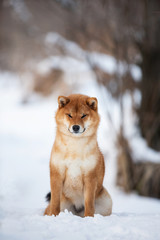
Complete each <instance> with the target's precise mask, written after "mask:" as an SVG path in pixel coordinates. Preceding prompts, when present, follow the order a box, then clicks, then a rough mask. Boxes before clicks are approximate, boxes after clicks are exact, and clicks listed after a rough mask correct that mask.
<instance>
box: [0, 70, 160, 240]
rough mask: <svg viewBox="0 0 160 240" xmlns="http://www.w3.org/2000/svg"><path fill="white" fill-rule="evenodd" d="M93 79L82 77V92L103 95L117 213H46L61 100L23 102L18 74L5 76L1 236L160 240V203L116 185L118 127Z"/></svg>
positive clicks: (0, 132) (103, 136)
mask: <svg viewBox="0 0 160 240" xmlns="http://www.w3.org/2000/svg"><path fill="white" fill-rule="evenodd" d="M90 81H92V82H89V80H88V82H87V81H86V80H85V79H84V82H83V81H81V86H79V87H80V88H79V90H80V91H81V93H85V94H88V95H91V96H97V97H98V99H99V105H100V106H99V112H100V115H101V124H100V128H99V134H98V140H99V145H100V147H101V149H102V152H103V153H104V156H105V161H106V175H105V180H104V185H105V186H106V187H107V189H108V190H109V192H110V193H111V196H112V198H113V214H112V215H111V216H109V217H102V216H100V215H95V217H94V218H90V217H87V218H80V217H77V216H73V215H72V214H71V213H69V212H67V211H66V212H65V213H60V215H59V216H57V217H54V216H52V217H49V216H43V211H44V209H45V207H46V202H45V198H44V197H45V195H46V193H47V192H48V191H49V190H50V185H49V157H50V151H51V147H52V144H53V141H54V136H55V122H54V113H55V111H56V108H57V100H56V98H55V97H54V95H52V96H51V97H49V98H45V99H43V98H40V97H35V98H34V101H33V100H32V101H31V102H29V103H28V104H23V103H22V99H23V94H24V91H23V88H22V87H21V86H20V84H19V82H18V81H17V80H16V76H15V77H14V78H13V76H12V75H5V74H1V75H0V239H1V240H10V239H13V240H18V239H19V240H25V239H26V240H30V239H31V240H32V239H34V240H41V239H44V240H46V239H56V240H64V239H65V240H67V239H69V240H72V239H73V240H74V239H77V240H83V239H84V240H94V239H95V240H98V239H100V240H109V239H113V240H114V239H123V240H125V239H126V240H128V239H133V240H136V239H137V240H139V239H142V240H147V239H148V240H159V239H160V227H159V226H160V201H158V200H155V199H151V198H144V197H139V196H137V195H136V194H129V195H126V194H124V193H123V192H122V191H120V190H119V189H117V188H116V187H115V184H114V181H115V174H116V153H117V152H116V148H115V145H114V139H115V130H114V129H113V126H112V125H111V123H110V121H109V120H108V118H107V113H106V112H105V111H104V104H105V105H106V101H104V93H102V92H103V91H100V89H99V88H98V87H97V85H96V82H95V81H94V79H93V78H92V80H90ZM107 99H108V101H109V102H108V107H112V113H113V116H114V118H117V121H118V118H119V117H118V116H117V111H118V110H117V108H116V107H114V102H113V101H112V100H111V99H109V97H108V98H106V100H107ZM127 101H128V100H127ZM111 104H112V105H111ZM110 105H111V106H110ZM114 109H115V110H114ZM128 116H129V115H128ZM128 124H129V123H128ZM130 127H131V126H130V125H129V126H128V128H130ZM126 134H127V133H126Z"/></svg>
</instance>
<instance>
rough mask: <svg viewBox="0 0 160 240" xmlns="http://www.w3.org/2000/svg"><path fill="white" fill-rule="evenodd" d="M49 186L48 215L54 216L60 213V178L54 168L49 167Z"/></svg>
mask: <svg viewBox="0 0 160 240" xmlns="http://www.w3.org/2000/svg"><path fill="white" fill-rule="evenodd" d="M50 184H51V202H50V211H49V212H50V214H49V215H53V214H54V215H55V216H56V215H58V214H59V213H60V198H61V192H62V177H61V175H60V173H59V172H58V171H57V169H56V168H55V167H54V166H51V167H50Z"/></svg>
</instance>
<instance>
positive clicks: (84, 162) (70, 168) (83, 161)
mask: <svg viewBox="0 0 160 240" xmlns="http://www.w3.org/2000/svg"><path fill="white" fill-rule="evenodd" d="M52 163H53V164H54V165H55V166H56V167H57V168H58V169H59V171H60V173H61V174H64V172H65V171H66V170H67V174H68V175H69V176H70V178H76V177H78V176H80V175H81V174H82V173H83V174H87V173H88V172H89V171H91V170H92V169H94V168H95V166H96V163H97V158H96V156H94V155H90V156H87V157H86V158H85V157H83V158H80V157H77V158H69V157H68V158H64V156H63V154H62V155H61V154H55V155H54V159H53V162H52Z"/></svg>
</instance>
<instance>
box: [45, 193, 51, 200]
mask: <svg viewBox="0 0 160 240" xmlns="http://www.w3.org/2000/svg"><path fill="white" fill-rule="evenodd" d="M50 200H51V192H49V193H47V195H46V201H47V202H50Z"/></svg>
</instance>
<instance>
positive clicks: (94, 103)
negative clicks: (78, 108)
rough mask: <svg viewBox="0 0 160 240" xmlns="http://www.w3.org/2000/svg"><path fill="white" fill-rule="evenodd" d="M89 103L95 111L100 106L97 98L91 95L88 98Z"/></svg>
mask: <svg viewBox="0 0 160 240" xmlns="http://www.w3.org/2000/svg"><path fill="white" fill-rule="evenodd" d="M87 105H88V106H89V107H90V108H91V109H93V110H94V111H97V108H98V101H97V98H95V97H91V98H88V99H87Z"/></svg>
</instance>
